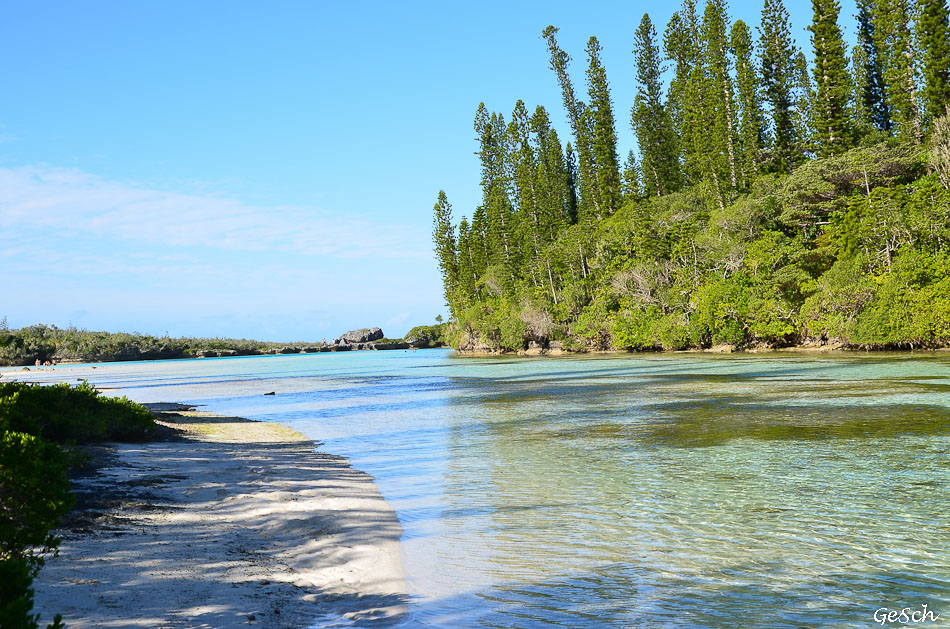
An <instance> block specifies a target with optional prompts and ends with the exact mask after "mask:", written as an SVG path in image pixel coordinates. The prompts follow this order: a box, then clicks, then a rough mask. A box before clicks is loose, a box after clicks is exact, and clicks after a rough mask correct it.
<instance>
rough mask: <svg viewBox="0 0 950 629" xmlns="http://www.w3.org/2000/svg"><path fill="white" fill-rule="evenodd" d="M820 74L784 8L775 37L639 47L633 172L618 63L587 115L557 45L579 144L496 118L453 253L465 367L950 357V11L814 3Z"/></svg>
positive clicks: (645, 41) (718, 26)
mask: <svg viewBox="0 0 950 629" xmlns="http://www.w3.org/2000/svg"><path fill="white" fill-rule="evenodd" d="M812 5H813V8H814V19H813V22H812V23H811V24H810V25H809V26H808V31H809V32H810V33H811V36H810V40H811V41H810V44H811V46H812V49H813V52H814V55H813V56H814V60H815V61H814V63H811V64H809V63H807V62H806V58H805V55H804V54H803V52H802V49H801V48H800V47H799V45H798V43H797V42H796V41H795V39H794V37H793V36H792V31H793V29H792V25H791V24H790V22H789V16H788V12H787V11H786V9H785V7H784V6H783V4H782V0H765V6H764V7H763V10H762V18H761V23H760V24H758V25H754V26H750V25H747V24H745V23H743V22H742V21H741V20H738V21H735V22H732V21H731V20H730V18H729V14H728V7H727V5H726V2H725V1H724V0H709V1H708V2H707V3H706V5H705V6H704V7H700V6H698V5H697V4H696V2H694V0H684V1H683V5H682V7H681V8H680V10H679V11H677V12H676V13H674V14H673V17H672V18H671V20H670V21H669V23H668V24H667V25H666V26H665V28H664V29H663V30H662V35H661V34H658V30H657V27H656V26H655V25H654V24H653V23H652V21H651V20H650V17H649V15H644V16H643V19H642V21H641V22H640V24H639V25H638V26H636V27H635V28H634V27H633V26H632V27H631V33H632V40H633V42H634V55H633V59H632V63H633V65H634V68H635V71H636V72H635V74H636V79H637V87H638V89H637V94H636V97H635V99H634V102H633V103H632V104H631V107H630V116H629V124H631V125H632V127H633V130H634V132H635V134H636V138H637V144H638V147H637V150H636V151H629V152H628V153H627V154H626V156H625V158H624V160H623V162H621V158H620V152H619V149H618V146H617V134H616V124H618V122H617V117H618V111H619V112H622V111H623V110H618V109H616V108H615V106H614V103H613V101H612V99H611V95H610V90H609V84H608V80H607V74H606V69H605V68H604V66H603V64H602V63H601V59H600V52H601V47H600V44H599V43H598V41H597V38H596V37H591V38H590V41H589V42H588V45H587V50H586V53H587V54H586V57H587V70H586V73H585V79H586V81H585V82H586V87H587V90H586V92H587V94H586V99H583V94H581V93H580V92H579V90H578V89H577V88H576V87H575V84H574V82H573V79H572V75H571V72H570V66H571V61H572V59H571V57H570V55H569V54H568V53H567V52H566V51H565V50H563V49H562V48H561V47H560V45H559V44H558V41H557V33H558V29H557V28H555V27H553V26H549V27H547V28H546V29H544V31H543V33H542V35H543V38H544V40H545V42H546V44H547V48H548V52H549V54H550V69H551V70H553V73H554V78H556V80H557V81H558V83H559V84H560V87H561V92H562V95H563V103H562V104H563V113H562V112H559V113H557V114H555V115H558V116H560V115H566V119H567V122H568V123H569V127H570V131H571V137H570V138H565V139H564V141H562V138H560V137H558V134H557V132H556V131H555V130H554V128H553V127H552V124H551V119H552V114H549V113H548V111H547V110H546V109H545V108H544V107H541V106H538V107H537V108H535V109H534V110H531V109H530V108H529V107H528V106H527V105H526V104H525V103H524V102H522V101H520V100H519V101H518V102H517V103H516V104H515V106H514V110H513V112H512V114H511V116H510V118H508V119H506V118H505V116H504V115H503V114H502V113H498V112H491V111H489V109H488V108H487V107H486V106H485V104H484V103H483V104H480V105H479V106H478V109H477V111H476V114H475V132H476V136H477V139H478V155H479V158H480V161H481V188H482V192H483V196H482V201H481V203H480V204H479V205H478V207H476V208H474V210H473V211H472V213H471V215H470V217H464V218H462V219H461V220H460V221H458V222H457V223H456V222H455V219H454V217H453V213H452V207H451V205H450V204H449V201H448V198H447V196H446V194H445V192H440V193H439V197H438V203H437V204H436V206H435V218H434V228H433V237H434V241H435V249H436V254H437V257H438V260H439V264H440V267H441V270H442V275H443V279H444V287H445V297H446V301H447V303H448V306H449V309H450V311H451V316H452V320H451V324H450V326H449V330H448V332H447V336H448V337H449V339H450V340H451V342H452V344H453V345H454V346H456V347H458V348H462V349H476V348H481V349H490V350H505V351H517V350H521V349H524V348H527V347H529V345H532V344H535V345H537V346H540V347H545V346H548V345H551V344H552V343H553V344H555V345H560V346H562V347H565V348H574V349H684V348H689V347H709V346H711V345H719V344H728V345H732V346H736V347H753V346H788V345H795V344H801V343H826V342H831V343H840V344H843V345H846V346H853V347H867V348H885V347H890V348H896V347H902V348H911V347H935V346H945V345H948V344H950V190H948V188H950V109H948V108H947V107H948V103H950V78H948V72H950V27H948V10H947V4H946V2H945V0H858V14H857V16H856V18H857V23H858V26H859V32H858V33H857V45H856V46H855V47H854V48H853V49H852V50H850V51H849V50H848V49H847V46H846V44H845V40H844V38H843V36H842V31H841V27H840V25H839V17H840V6H839V4H838V2H837V0H813V2H812Z"/></svg>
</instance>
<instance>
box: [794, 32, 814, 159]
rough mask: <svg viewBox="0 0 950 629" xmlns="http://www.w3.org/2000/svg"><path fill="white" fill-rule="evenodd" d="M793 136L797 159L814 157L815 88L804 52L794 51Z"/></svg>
mask: <svg viewBox="0 0 950 629" xmlns="http://www.w3.org/2000/svg"><path fill="white" fill-rule="evenodd" d="M795 76H796V78H797V79H798V80H797V82H796V84H795V95H796V98H795V137H796V138H798V148H797V153H798V156H799V159H800V160H801V159H805V158H809V157H814V155H815V147H814V137H815V130H814V127H813V126H812V121H813V120H814V113H813V112H814V109H815V90H814V86H813V85H812V83H811V75H810V74H809V72H808V60H807V59H806V58H805V53H803V52H802V51H801V50H799V51H798V52H797V53H795Z"/></svg>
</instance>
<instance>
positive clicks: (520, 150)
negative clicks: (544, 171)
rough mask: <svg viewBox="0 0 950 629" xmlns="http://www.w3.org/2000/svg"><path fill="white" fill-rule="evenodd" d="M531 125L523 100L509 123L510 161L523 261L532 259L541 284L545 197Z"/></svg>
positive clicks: (536, 282) (532, 268)
mask: <svg viewBox="0 0 950 629" xmlns="http://www.w3.org/2000/svg"><path fill="white" fill-rule="evenodd" d="M528 127H529V123H528V110H527V108H526V107H525V104H524V101H521V100H519V101H518V102H517V103H516V104H515V109H514V112H512V114H511V122H510V123H509V125H508V143H509V161H510V164H511V174H512V185H513V193H514V199H515V203H516V207H517V210H516V211H517V220H516V221H515V226H516V227H517V228H518V233H517V235H516V239H517V241H518V243H519V250H520V251H521V252H522V253H523V260H524V261H526V262H528V265H527V270H528V271H529V273H530V274H531V280H532V282H533V283H534V285H535V286H537V285H539V283H540V281H539V278H538V277H537V275H536V274H535V267H536V265H537V263H538V261H539V259H540V257H541V229H542V226H541V222H542V221H541V211H540V202H541V199H540V198H539V196H540V195H539V190H538V189H537V170H538V164H537V159H536V156H535V152H534V148H533V147H532V146H531V142H530V138H529V129H528Z"/></svg>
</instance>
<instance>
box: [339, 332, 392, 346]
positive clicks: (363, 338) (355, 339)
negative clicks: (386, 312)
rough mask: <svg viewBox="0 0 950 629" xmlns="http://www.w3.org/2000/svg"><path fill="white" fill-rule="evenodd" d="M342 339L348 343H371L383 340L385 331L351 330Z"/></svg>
mask: <svg viewBox="0 0 950 629" xmlns="http://www.w3.org/2000/svg"><path fill="white" fill-rule="evenodd" d="M340 338H341V339H342V340H344V341H346V342H347V343H369V342H370V341H378V340H379V339H381V338H383V331H382V330H381V329H380V328H361V329H359V330H350V331H349V332H347V333H346V334H344V335H343V336H341V337H340Z"/></svg>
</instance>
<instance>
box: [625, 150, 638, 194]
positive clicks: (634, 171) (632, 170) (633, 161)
mask: <svg viewBox="0 0 950 629" xmlns="http://www.w3.org/2000/svg"><path fill="white" fill-rule="evenodd" d="M640 195H641V193H640V165H639V164H638V163H637V158H636V156H635V155H634V154H633V151H630V152H629V153H627V161H626V162H624V164H623V202H624V203H630V202H632V201H636V200H637V199H639V198H640Z"/></svg>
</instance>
